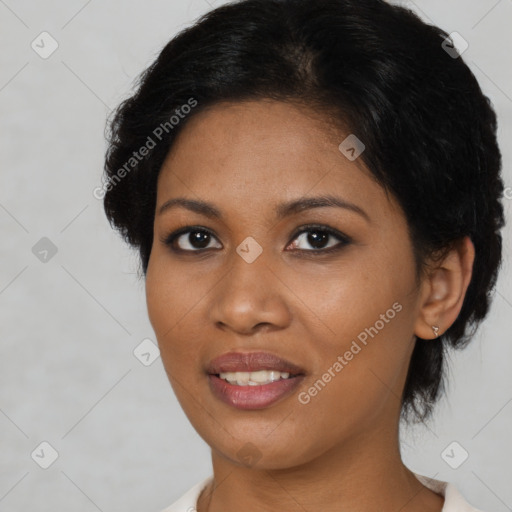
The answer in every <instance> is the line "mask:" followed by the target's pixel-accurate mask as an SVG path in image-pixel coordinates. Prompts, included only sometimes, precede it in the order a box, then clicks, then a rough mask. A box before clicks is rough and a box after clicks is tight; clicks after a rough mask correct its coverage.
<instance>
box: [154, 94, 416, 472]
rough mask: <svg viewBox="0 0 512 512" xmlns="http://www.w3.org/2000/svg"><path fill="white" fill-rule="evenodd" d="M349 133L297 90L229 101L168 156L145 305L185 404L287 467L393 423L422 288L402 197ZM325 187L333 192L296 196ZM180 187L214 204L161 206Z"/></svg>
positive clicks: (225, 446)
mask: <svg viewBox="0 0 512 512" xmlns="http://www.w3.org/2000/svg"><path fill="white" fill-rule="evenodd" d="M348 135H349V134H348V133H340V132H337V131H336V130H334V129H333V128H329V127H328V126H327V125H326V123H322V121H321V120H320V119H319V118H316V117H315V116H314V113H312V112H309V111H306V110H303V109H299V108H298V107H296V106H292V105H290V104H285V103H281V102H273V101H251V102H246V103H238V104H218V105H216V106H214V107H213V108H211V109H209V110H206V111H204V112H202V113H199V114H197V115H196V116H195V117H193V118H191V119H190V122H189V123H188V124H187V125H186V127H184V130H183V131H182V132H181V133H180V136H179V137H178V139H177V140H176V142H175V144H174V146H173V148H172V150H171V152H170V153H169V155H168V157H167V158H166V161H165V163H164V165H163V167H162V169H161V173H160V176H159V181H158V189H157V204H156V212H155V221H154V243H153V247H152V251H151V257H150V261H149V266H148V270H147V276H146V294H147V306H148V313H149V318H150V321H151V324H152V326H153V328H154V331H155V334H156V337H157V339H158V343H159V346H160V351H161V357H162V360H163V363H164V366H165V370H166V372H167V374H168V377H169V379H170V382H171V384H172V386H173V389H174V391H175V393H176V395H177V398H178V400H179V402H180V404H181V406H182V407H183V409H184V411H185V413H186V414H187V416H188V418H189V419H190V421H191V423H192V424H193V426H194V427H195V429H196V430H197V431H198V433H199V434H200V435H201V436H202V437H203V438H204V439H205V441H206V442H207V443H208V444H209V445H210V446H211V447H212V449H213V450H214V453H217V454H220V455H222V456H223V457H224V459H228V460H230V461H232V462H233V463H236V464H248V463H250V461H251V460H252V461H253V462H258V465H259V467H261V468H269V469H270V468H287V467H292V466H297V465H299V464H303V463H306V462H308V461H312V460H313V459H315V458H317V457H319V456H321V455H322V454H325V453H327V452H330V453H336V450H343V453H345V454H347V453H348V450H349V449H355V447H356V446H358V445H359V443H356V442H355V441H356V440H360V442H364V440H366V441H367V442H370V440H372V442H373V440H378V441H379V442H381V441H382V436H384V435H390V436H391V437H392V436H393V435H394V434H393V433H394V432H395V428H396V424H397V420H398V414H399V410H400V397H401V394H402V390H403V386H404V382H405V378H406V372H407V367H408V363H409V359H410V356H411V353H412V349H413V347H414V329H415V322H416V319H417V317H418V310H419V305H418V304H419V294H420V292H419V289H418V287H417V282H416V274H415V265H414V258H413V251H412V246H411V241H410V239H409V236H408V230H407V224H406V220H405V217H404V215H403V212H402V211H401V209H400V208H399V207H398V206H397V204H396V203H395V202H394V201H393V199H392V198H389V197H387V196H386V193H385V192H384V190H383V189H382V188H381V187H380V186H379V185H378V184H377V183H376V182H375V181H374V180H373V179H371V177H370V174H369V172H368V171H367V170H366V169H365V168H364V166H363V163H362V161H361V159H355V160H353V161H352V160H350V159H348V158H347V157H346V156H345V154H348V155H349V156H351V157H352V152H351V151H349V152H348V153H347V152H345V154H344V153H342V152H341V151H340V149H339V148H338V146H339V145H340V143H341V142H342V141H343V140H344V139H345V138H346V137H347V136H348ZM363 142H364V141H363ZM356 149H357V148H356ZM325 196H330V197H331V198H333V199H335V200H337V201H338V204H337V205H336V204H334V203H333V204H332V205H331V206H326V205H324V206H317V207H312V204H311V202H310V203H309V207H308V203H304V204H303V205H302V207H300V203H299V206H298V207H296V208H288V209H287V208H285V206H286V205H289V204H292V203H295V202H300V201H304V200H305V199H311V198H322V197H325ZM177 198H184V199H187V200H189V201H196V202H204V203H208V204H209V205H211V206H212V207H213V209H214V210H215V212H216V213H218V216H216V215H213V210H212V209H203V211H202V212H200V211H199V209H197V208H195V209H191V208H187V207H185V206H183V204H181V205H180V204H179V203H174V205H167V207H166V208H164V209H163V210H162V211H161V212H160V209H161V207H162V206H163V205H164V204H165V203H167V202H168V201H170V200H173V199H177ZM319 203H320V202H319ZM319 203H317V204H319ZM308 225H313V226H310V227H308ZM185 229H189V230H190V231H185ZM177 230H184V231H183V232H182V234H179V235H177V236H176V237H175V238H174V241H172V242H169V243H166V242H165V240H166V239H167V238H168V237H169V235H170V234H172V233H173V232H175V231H177ZM327 230H330V231H331V232H330V233H329V232H328V231H327ZM226 353H229V354H233V353H234V354H235V357H234V359H229V362H228V363H226V362H224V363H222V361H221V362H220V363H219V364H213V365H212V361H213V360H214V359H215V358H218V357H219V356H221V355H223V354H226ZM255 353H258V354H260V355H261V353H267V354H271V355H272V356H275V357H277V358H280V359H283V360H285V361H287V362H288V363H290V364H288V363H282V365H281V366H279V365H278V364H277V363H275V361H274V360H273V359H272V356H268V355H263V356H262V357H258V356H256V357H255V356H247V354H255ZM236 354H238V356H237V355H236ZM288 367H290V368H288ZM272 368H274V370H275V372H274V373H273V374H270V373H263V372H261V370H263V369H268V370H271V369H272ZM279 369H280V370H281V371H284V370H286V369H290V370H291V371H290V372H289V373H291V375H290V376H289V377H288V379H283V378H282V377H286V374H284V375H283V374H280V373H277V370H279ZM236 370H238V371H240V372H241V373H239V374H238V375H227V377H229V378H230V379H233V378H235V379H238V380H237V381H236V382H234V383H232V384H230V383H228V382H227V381H226V380H224V379H222V378H221V377H222V376H224V377H226V375H224V373H225V372H235V371H236ZM250 371H252V372H253V373H250ZM221 373H222V374H223V375H220V374H221ZM293 375H297V376H293ZM271 378H274V379H275V378H280V379H281V380H280V381H279V382H273V383H269V384H258V385H254V386H253V385H249V384H248V383H247V380H248V379H250V380H252V381H254V382H262V381H263V382H267V381H268V380H269V379H271ZM237 382H238V384H237ZM243 384H246V385H243Z"/></svg>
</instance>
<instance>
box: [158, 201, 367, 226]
mask: <svg viewBox="0 0 512 512" xmlns="http://www.w3.org/2000/svg"><path fill="white" fill-rule="evenodd" d="M176 207H182V208H186V209H187V210H190V211H192V212H195V213H198V214H200V215H204V216H205V217H208V218H210V219H223V216H222V213H221V212H220V210H219V209H218V208H217V207H216V206H215V205H213V204H212V203H208V202H206V201H201V200H196V199H188V198H186V197H176V198H174V199H169V200H168V201H166V202H165V203H164V204H163V205H162V206H161V207H160V208H159V210H158V214H159V215H161V214H162V213H164V212H165V211H168V210H170V209H172V208H176ZM325 207H337V208H344V209H346V210H350V211H353V212H355V213H357V214H359V215H361V216H362V217H364V218H365V219H366V220H367V221H368V222H370V217H369V215H368V214H367V213H366V212H365V211H364V210H363V209H362V208H361V207H359V206H357V205H356V204H354V203H350V202H349V201H346V200H345V199H341V198H340V197H336V196H332V195H322V196H315V197H302V198H300V199H295V200H292V201H288V202H285V203H281V204H279V205H277V207H276V208H274V213H275V215H276V217H277V219H283V218H284V217H288V216H291V215H295V214H297V213H300V212H302V211H305V210H310V209H313V208H325Z"/></svg>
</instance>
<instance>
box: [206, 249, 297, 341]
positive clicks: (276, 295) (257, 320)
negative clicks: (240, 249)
mask: <svg viewBox="0 0 512 512" xmlns="http://www.w3.org/2000/svg"><path fill="white" fill-rule="evenodd" d="M276 272H277V269H275V268H274V269H273V268H271V267H270V266H269V265H268V263H267V262H266V261H265V258H264V257H263V256H260V257H259V258H258V259H256V260H255V261H253V262H252V263H247V262H246V261H245V260H244V259H243V258H241V257H240V256H239V255H238V254H235V255H234V257H233V265H232V267H231V270H230V271H228V273H227V274H226V275H225V276H224V278H223V279H222V280H221V282H220V283H219V284H218V286H217V287H216V289H215V291H214V292H213V293H212V295H211V300H212V302H211V305H210V306H211V307H210V309H209V315H210V320H211V322H213V323H214V324H215V326H216V327H217V328H219V329H222V330H231V331H234V332H236V333H238V334H245V335H247V334H252V333H254V332H257V331H260V330H262V329H263V330H279V329H284V328H286V327H287V326H288V325H290V322H291V311H290V308H289V305H288V303H287V293H286V292H287V287H286V286H285V285H284V284H283V283H282V282H281V281H280V280H279V278H278V277H277V275H276Z"/></svg>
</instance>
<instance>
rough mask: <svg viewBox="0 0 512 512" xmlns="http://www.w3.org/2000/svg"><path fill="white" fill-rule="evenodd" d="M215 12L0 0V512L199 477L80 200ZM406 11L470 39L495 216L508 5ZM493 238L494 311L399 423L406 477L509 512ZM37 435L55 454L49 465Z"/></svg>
mask: <svg viewBox="0 0 512 512" xmlns="http://www.w3.org/2000/svg"><path fill="white" fill-rule="evenodd" d="M221 3H223V2H220V1H219V2H216V3H215V2H213V1H212V0H209V3H208V2H206V1H205V0H174V1H172V2H171V1H163V0H152V1H150V2H142V1H140V0H139V1H133V2H130V3H128V2H121V1H120V0H109V1H99V0H89V1H84V0H72V1H71V0H68V1H66V2H64V1H60V2H59V1H57V0H47V1H45V2H35V1H23V0H19V1H16V0H5V1H4V0H0V42H1V48H2V51H1V59H2V62H1V67H0V108H1V117H0V123H1V125H2V127H1V133H2V137H0V148H1V149H0V165H1V173H0V180H1V182H0V230H1V231H0V233H1V243H0V261H1V265H0V330H1V331H0V339H1V345H0V510H1V511H22V510H23V511H28V510H32V509H37V510H38V511H40V512H45V511H54V510H80V511H86V512H88V511H91V512H93V511H97V510H100V511H104V512H107V511H119V510H124V511H141V510H147V511H155V512H156V511H159V510H160V509H161V508H163V507H164V506H167V505H169V504H170V503H171V502H173V501H174V500H175V499H176V498H178V497H179V496H180V495H181V494H182V493H183V492H185V491H186V490H187V489H188V488H189V487H190V486H192V485H193V484H194V483H196V482H197V481H199V480H200V479H202V478H204V477H206V476H208V475H209V474H210V471H211V468H210V459H209V450H208V447H207V446H206V445H205V444H204V442H203V441H202V440H201V439H200V438H199V436H198V435H197V434H196V433H195V431H194V430H193V428H192V427H191V426H190V424H189V423H188V420H187V419H186V417H185V416H184V414H183V413H182V411H181V409H180V407H179V405H178V403H177V401H176V399H175V398H174V395H173V393H172V390H171V387H170V385H169V383H168V381H167V377H166V375H165V373H164V370H163V367H162V363H161V359H160V358H157V359H156V360H155V361H154V362H153V363H152V364H151V365H149V366H145V365H144V364H143V363H142V362H141V361H140V360H139V359H137V358H136V357H135V356H134V353H133V351H134V349H135V348H136V347H137V346H138V345H139V344H140V343H141V341H142V340H144V339H146V338H150V339H152V340H154V334H153V331H152V329H151V326H150V324H149V321H148V319H147V312H146V305H145V301H144V285H143V282H142V281H138V280H137V276H136V269H137V256H136V254H135V253H133V252H131V251H130V250H129V249H128V248H127V247H125V246H124V245H123V243H122V241H121V240H120V238H118V236H117V235H116V234H115V233H114V232H113V231H111V229H110V227H109V225H108V223H107V221H106V218H105V216H104V214H103V209H102V204H101V201H99V200H97V199H95V197H94V196H93V194H92V191H93V189H94V188H95V187H96V186H98V185H99V183H100V176H101V172H102V164H103V156H104V150H105V147H106V145H105V140H104V126H105V119H106V116H107V114H108V113H109V111H110V109H111V108H114V107H115V106H116V105H117V104H118V103H119V102H120V101H121V100H122V99H123V98H125V97H126V96H127V95H128V94H129V92H130V90H131V88H132V83H133V80H134V78H135V77H136V76H137V75H138V73H139V72H141V71H142V70H143V69H144V68H145V67H146V66H147V65H149V64H150V63H151V62H152V61H153V60H154V58H155V57H156V56H157V54H158V53H159V51H160V50H161V48H162V47H163V46H164V44H165V43H166V42H167V41H168V40H169V39H170V38H171V37H172V36H173V35H174V34H175V33H176V32H177V31H178V30H179V29H181V28H183V27H185V26H187V25H189V24H190V23H192V22H193V21H194V20H195V19H196V18H197V16H199V15H200V14H202V13H204V12H206V11H207V10H209V9H210V8H211V6H215V5H220V4H221ZM406 3H407V4H408V5H409V6H410V7H411V8H412V9H414V10H416V11H417V12H418V13H419V14H420V15H421V16H422V17H423V18H424V19H426V20H430V21H431V22H433V23H435V24H437V25H439V26H441V27H442V28H444V29H445V30H447V31H448V32H452V31H457V32H459V33H460V34H462V35H463V37H464V38H465V39H466V40H467V41H468V43H469V48H468V49H467V50H466V52H465V53H464V55H463V56H464V59H465V60H466V62H468V64H469V65H470V66H471V68H472V70H473V71H474V73H475V74H476V76H477V78H478V79H479V81H480V84H481V86H482V88H483V90H484V92H485V93H486V94H487V95H488V96H489V97H490V98H491V100H492V102H493V103H494V105H495V108H496V110H497V112H498V115H499V121H500V125H499V138H500V143H501V147H502V150H503V156H504V177H505V182H506V185H507V186H508V187H509V188H508V189H507V193H508V199H507V200H505V207H506V212H507V217H508V219H509V220H510V214H511V203H512V188H510V187H512V175H511V170H510V163H511V159H512V155H511V150H510V147H511V145H510V144H508V145H507V144H506V143H507V142H508V141H510V140H511V135H512V133H511V131H512V124H511V121H512V70H511V66H510V54H509V52H510V48H511V47H512V44H511V43H512V36H511V31H510V27H511V20H512V0H500V1H496V0H485V1H484V0H478V1H476V0H475V1H468V0H451V1H450V2H447V1H446V0H428V1H427V0H416V1H415V2H406ZM43 31H47V32H49V33H50V34H51V36H52V37H53V38H54V39H55V40H56V41H57V42H58V45H59V46H58V49H57V50H56V51H55V52H54V53H53V54H52V55H51V56H50V57H49V58H47V59H43V58H41V57H40V56H39V54H37V53H36V52H35V51H34V50H33V49H32V47H31V42H32V41H33V40H36V42H37V41H40V38H38V36H39V34H40V33H41V32H43ZM47 43H48V41H47ZM47 43H45V48H48V47H49V46H48V44H47ZM39 44H41V43H39ZM504 235H505V240H504V257H505V264H504V267H503V270H502V273H501V276H500V280H499V283H498V287H497V294H496V297H495V300H494V304H493V308H492V311H491V313H490V315H489V317H488V319H487V320H486V321H485V323H484V324H483V325H482V327H481V329H480V330H479V332H478V335H477V336H476V338H475V340H474V342H473V343H472V344H470V345H469V347H468V348H467V349H466V350H465V351H463V352H457V353H454V354H453V356H452V358H451V361H450V365H449V378H450V387H449V390H448V394H447V397H446V398H445V399H443V400H442V402H441V403H440V405H439V407H438V410H437V414H436V417H435V421H433V422H432V423H431V424H430V425H429V426H428V427H415V428H410V429H406V430H404V431H403V444H402V450H403V456H404V460H405V462H406V464H407V465H408V466H409V467H410V468H411V469H412V470H414V471H416V472H419V473H421V474H424V475H427V476H433V477H435V478H438V479H441V480H448V481H451V482H454V483H455V484H456V485H457V486H458V488H459V489H460V490H461V492H462V493H463V494H464V496H465V497H466V498H467V499H468V500H469V501H470V502H471V503H472V504H474V505H475V506H477V507H478V508H481V509H483V510H485V511H487V512H490V511H505V510H511V509H512V487H511V486H510V483H511V480H512V479H511V476H512V463H511V462H510V461H511V459H512V441H511V436H510V432H511V419H512V404H511V401H512V386H511V384H512V377H511V372H510V371H509V367H510V361H511V359H512V344H511V336H510V327H511V325H512V323H511V318H512V286H511V280H510V261H511V259H510V253H511V227H510V226H507V228H506V229H505V232H504ZM43 237H47V238H48V239H50V240H51V242H52V243H53V244H54V245H55V247H56V248H57V252H56V254H55V255H53V256H51V252H50V253H48V255H47V256H46V258H47V261H46V262H44V261H41V260H40V258H42V257H43V256H44V254H43V253H41V254H40V255H39V257H36V255H35V254H34V252H33V249H32V248H33V247H34V245H35V244H36V243H38V241H39V240H40V239H41V238H43ZM40 243H43V244H44V243H45V242H40ZM36 247H39V246H36ZM40 250H42V249H40ZM34 251H35V250H34ZM35 252H37V251H35ZM43 441H46V442H48V443H49V444H50V445H51V446H52V447H53V448H54V449H55V450H56V451H57V452H58V458H57V459H56V460H55V462H54V463H53V464H52V465H51V466H50V467H49V468H48V469H42V468H41V467H40V466H39V464H41V463H44V461H45V460H46V461H47V462H48V461H49V460H50V459H49V458H48V457H50V452H49V450H48V449H47V448H44V446H43V448H42V450H43V451H41V448H40V447H39V445H40V443H41V442H43ZM453 441H456V442H457V443H458V445H455V448H454V451H451V448H453V445H452V447H450V448H449V449H448V454H449V455H450V457H451V460H452V461H453V460H455V459H457V458H460V457H461V454H462V453H463V452H462V449H464V450H466V451H467V452H468V454H469V457H468V459H467V460H466V461H465V462H464V463H463V464H461V465H460V466H459V467H458V468H457V469H453V468H452V467H450V465H449V464H448V463H447V462H446V460H448V458H447V457H446V452H444V450H445V449H446V448H447V447H448V446H449V445H450V444H451V443H452V442H453ZM459 445H460V446H459ZM38 447H39V448H38ZM461 447H462V448H461ZM34 450H35V452H34ZM33 452H34V453H35V455H34V458H32V457H31V454H32V453H33ZM443 453H445V456H444V457H443V456H442V454H443ZM34 459H35V460H34ZM36 461H37V462H38V463H36ZM452 464H453V462H452Z"/></svg>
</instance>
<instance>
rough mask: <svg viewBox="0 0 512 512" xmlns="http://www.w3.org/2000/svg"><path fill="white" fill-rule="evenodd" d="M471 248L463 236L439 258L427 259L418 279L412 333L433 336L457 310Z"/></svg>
mask: <svg viewBox="0 0 512 512" xmlns="http://www.w3.org/2000/svg"><path fill="white" fill-rule="evenodd" d="M474 259H475V248H474V245H473V242H472V241H471V239H470V238H469V237H467V236H466V237H464V238H463V239H461V240H459V241H458V242H457V243H455V244H454V246H453V248H452V249H451V250H450V251H449V252H448V253H447V254H446V255H445V256H444V258H443V259H442V260H441V261H433V262H430V269H429V271H428V272H427V274H426V275H425V276H424V278H423V281H422V285H421V286H422V292H421V294H420V304H419V314H418V318H417V320H416V325H415V329H414V334H415V335H416V336H417V337H418V338H422V339H435V338H437V337H439V336H441V335H442V334H443V333H444V332H446V331H447V330H448V329H449V328H450V327H451V325H452V324H453V322H455V320H456V319H457V316H458V315H459V313H460V310H461V308H462V304H463V302H464V297H465V296H466V291H467V289H468V286H469V283H470V282H471V276H472V271H473V262H474Z"/></svg>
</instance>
